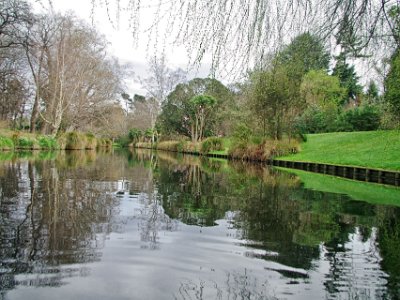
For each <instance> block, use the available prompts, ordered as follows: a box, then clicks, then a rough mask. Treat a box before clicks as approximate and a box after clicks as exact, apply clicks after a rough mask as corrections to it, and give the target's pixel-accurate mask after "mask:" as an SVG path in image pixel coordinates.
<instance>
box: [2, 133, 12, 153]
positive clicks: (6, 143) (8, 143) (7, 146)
mask: <svg viewBox="0 0 400 300" xmlns="http://www.w3.org/2000/svg"><path fill="white" fill-rule="evenodd" d="M13 148H14V143H13V141H12V139H10V138H8V137H5V136H0V149H1V150H11V149H13Z"/></svg>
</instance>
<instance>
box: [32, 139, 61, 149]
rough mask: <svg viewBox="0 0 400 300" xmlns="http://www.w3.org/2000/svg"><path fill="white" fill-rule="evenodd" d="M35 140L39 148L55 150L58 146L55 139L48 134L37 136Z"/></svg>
mask: <svg viewBox="0 0 400 300" xmlns="http://www.w3.org/2000/svg"><path fill="white" fill-rule="evenodd" d="M37 141H38V143H39V146H40V149H48V150H55V149H58V148H59V147H58V143H57V140H56V139H55V138H52V137H50V136H38V137H37Z"/></svg>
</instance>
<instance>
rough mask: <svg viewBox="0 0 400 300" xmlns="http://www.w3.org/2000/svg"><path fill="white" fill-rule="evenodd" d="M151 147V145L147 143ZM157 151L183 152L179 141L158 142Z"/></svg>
mask: <svg viewBox="0 0 400 300" xmlns="http://www.w3.org/2000/svg"><path fill="white" fill-rule="evenodd" d="M148 144H150V145H151V143H148ZM156 148H157V149H158V150H165V151H174V152H179V151H182V150H183V143H182V142H181V141H164V142H159V143H158V144H157V147H156Z"/></svg>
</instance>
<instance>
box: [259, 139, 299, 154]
mask: <svg viewBox="0 0 400 300" xmlns="http://www.w3.org/2000/svg"><path fill="white" fill-rule="evenodd" d="M299 149H300V146H299V142H298V141H297V140H296V139H291V140H290V141H289V140H279V141H276V140H274V141H267V142H266V143H265V144H264V159H271V158H274V157H277V156H285V155H289V154H294V153H297V152H299Z"/></svg>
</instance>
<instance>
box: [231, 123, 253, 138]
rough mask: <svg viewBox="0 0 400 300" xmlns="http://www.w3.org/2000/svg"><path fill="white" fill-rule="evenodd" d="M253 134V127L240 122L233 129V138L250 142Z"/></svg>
mask: <svg viewBox="0 0 400 300" xmlns="http://www.w3.org/2000/svg"><path fill="white" fill-rule="evenodd" d="M251 134H252V133H251V129H250V128H249V127H248V126H247V125H246V124H243V123H240V124H239V125H237V126H236V128H235V130H234V131H233V138H234V139H235V140H238V141H241V142H248V141H249V140H250V137H251Z"/></svg>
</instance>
